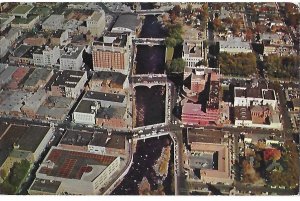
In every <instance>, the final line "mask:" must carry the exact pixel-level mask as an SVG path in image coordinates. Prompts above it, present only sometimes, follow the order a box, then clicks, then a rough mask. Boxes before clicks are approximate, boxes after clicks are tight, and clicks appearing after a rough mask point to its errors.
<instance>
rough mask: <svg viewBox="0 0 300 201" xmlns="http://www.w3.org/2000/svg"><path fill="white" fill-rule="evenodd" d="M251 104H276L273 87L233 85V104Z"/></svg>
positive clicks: (248, 105) (246, 105) (247, 105)
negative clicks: (261, 87) (260, 87)
mask: <svg viewBox="0 0 300 201" xmlns="http://www.w3.org/2000/svg"><path fill="white" fill-rule="evenodd" d="M253 105H270V106H271V107H272V108H273V109H275V107H276V106H277V99H276V95H275V91H274V90H273V89H259V88H255V87H254V88H246V87H234V106H235V107H236V106H245V107H250V106H253Z"/></svg>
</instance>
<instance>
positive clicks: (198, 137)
mask: <svg viewBox="0 0 300 201" xmlns="http://www.w3.org/2000/svg"><path fill="white" fill-rule="evenodd" d="M187 138H188V144H190V143H192V142H203V143H215V144H221V143H222V142H223V141H224V138H225V136H224V132H222V131H219V130H206V129H205V130H204V129H189V131H188V136H187Z"/></svg>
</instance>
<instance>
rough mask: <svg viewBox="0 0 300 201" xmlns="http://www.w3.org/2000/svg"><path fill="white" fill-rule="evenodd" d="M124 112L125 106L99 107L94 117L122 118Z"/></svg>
mask: <svg viewBox="0 0 300 201" xmlns="http://www.w3.org/2000/svg"><path fill="white" fill-rule="evenodd" d="M125 113H126V108H125V107H110V108H100V109H99V110H98V113H97V115H96V118H101V119H111V118H119V119H123V118H124V115H125Z"/></svg>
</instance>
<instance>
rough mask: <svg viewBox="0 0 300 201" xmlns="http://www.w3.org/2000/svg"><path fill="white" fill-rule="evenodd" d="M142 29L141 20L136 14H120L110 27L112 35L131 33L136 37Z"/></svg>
mask: <svg viewBox="0 0 300 201" xmlns="http://www.w3.org/2000/svg"><path fill="white" fill-rule="evenodd" d="M141 27H142V20H141V19H140V18H139V16H138V15H137V14H132V13H126V14H121V15H120V16H119V17H118V19H117V21H116V22H115V24H114V25H113V27H112V30H111V32H113V33H124V32H131V34H132V35H134V36H135V35H137V34H138V33H139V31H140V29H141Z"/></svg>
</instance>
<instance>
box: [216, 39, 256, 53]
mask: <svg viewBox="0 0 300 201" xmlns="http://www.w3.org/2000/svg"><path fill="white" fill-rule="evenodd" d="M219 43H220V52H227V53H229V54H238V53H251V52H252V49H251V46H250V43H249V42H245V41H242V38H240V37H229V38H227V40H226V41H219Z"/></svg>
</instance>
